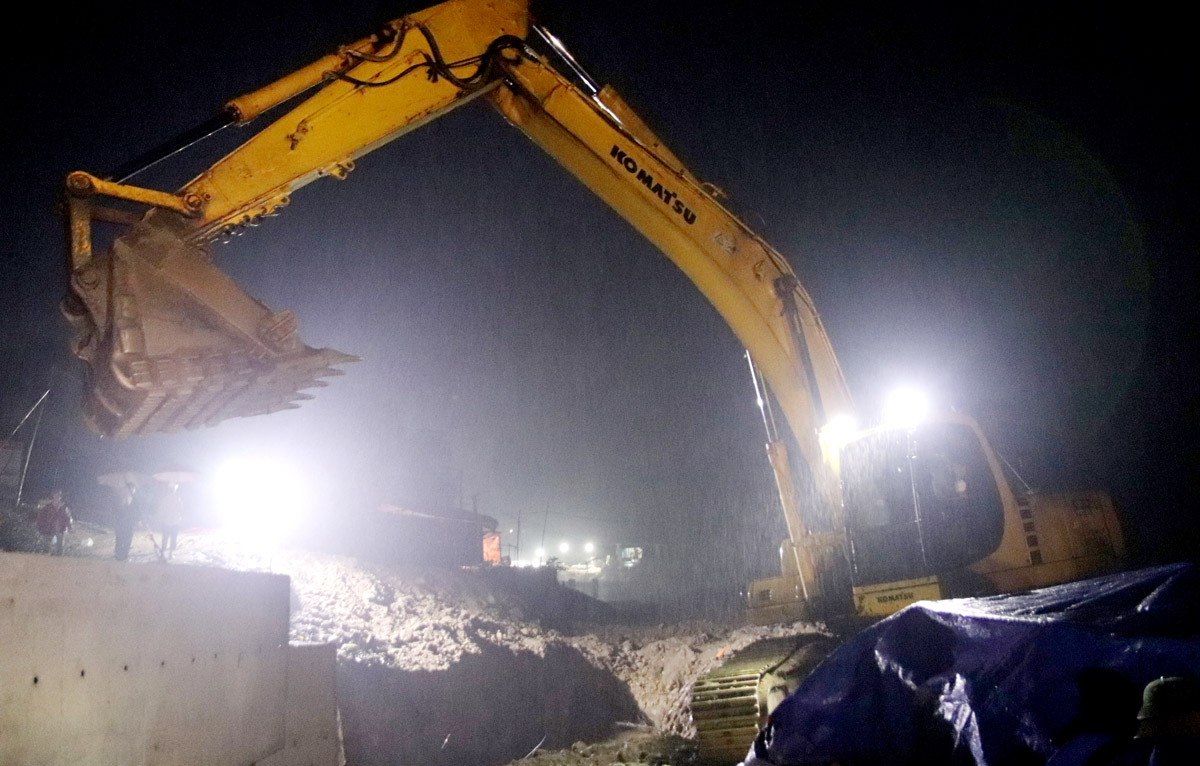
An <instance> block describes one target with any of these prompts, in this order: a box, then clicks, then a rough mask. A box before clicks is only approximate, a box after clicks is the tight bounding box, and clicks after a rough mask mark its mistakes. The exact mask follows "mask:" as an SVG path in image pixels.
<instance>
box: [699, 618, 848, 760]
mask: <svg viewBox="0 0 1200 766" xmlns="http://www.w3.org/2000/svg"><path fill="white" fill-rule="evenodd" d="M833 645H834V641H833V640H832V639H831V638H830V637H829V636H826V635H824V634H820V633H806V634H802V635H797V636H785V637H783V638H768V639H763V640H761V641H756V642H755V643H753V644H750V645H749V646H747V647H745V648H744V649H741V650H740V651H738V652H736V653H735V654H734V655H733V656H732V657H730V659H729V660H728V661H727V662H725V664H723V665H721V667H719V668H717V669H715V670H712V671H710V672H709V673H707V674H705V675H704V676H702V677H701V678H700V679H699V680H698V681H696V683H695V685H694V686H693V687H692V723H693V724H695V726H696V733H697V735H698V738H699V749H700V755H701V757H702V758H703V759H704V760H705V761H707V762H710V763H737V762H739V761H741V760H742V757H743V756H745V755H746V752H747V751H748V750H749V749H750V743H751V742H753V741H754V737H755V735H756V734H757V733H758V730H759V728H761V727H762V725H763V724H764V723H766V720H767V716H768V715H769V714H770V712H771V710H773V709H774V708H775V705H777V704H779V702H780V701H782V700H783V699H784V698H785V697H786V696H787V695H788V694H790V693H791V691H792V690H793V689H794V688H795V687H796V684H797V683H798V682H799V680H800V679H801V678H803V677H804V676H805V675H807V674H808V671H809V670H811V669H812V668H813V667H814V666H816V664H817V663H818V662H820V661H821V660H822V659H824V658H825V655H826V654H828V653H829V652H830V651H831V650H832V648H833Z"/></svg>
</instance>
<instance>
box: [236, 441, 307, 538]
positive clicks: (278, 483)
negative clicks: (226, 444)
mask: <svg viewBox="0 0 1200 766" xmlns="http://www.w3.org/2000/svg"><path fill="white" fill-rule="evenodd" d="M213 489H214V492H215V494H216V500H217V507H218V509H219V513H220V515H221V520H222V522H223V525H224V527H225V528H226V530H228V531H229V532H232V533H234V534H236V535H237V536H238V537H242V538H244V539H245V540H246V541H247V542H254V543H267V542H276V541H278V538H279V537H281V536H282V535H284V534H286V533H287V532H289V531H291V530H292V529H293V528H294V527H295V526H296V521H297V518H298V517H299V516H300V515H302V514H303V511H304V502H305V499H306V493H305V491H304V487H303V481H302V479H301V476H300V473H299V472H298V471H297V470H295V469H294V468H293V467H292V466H289V465H287V464H286V463H282V462H280V461H277V460H271V459H269V458H261V457H243V458H235V459H232V460H229V461H228V462H227V463H225V464H224V465H223V466H221V467H220V468H219V469H218V470H217V472H216V474H215V476H214V487H213Z"/></svg>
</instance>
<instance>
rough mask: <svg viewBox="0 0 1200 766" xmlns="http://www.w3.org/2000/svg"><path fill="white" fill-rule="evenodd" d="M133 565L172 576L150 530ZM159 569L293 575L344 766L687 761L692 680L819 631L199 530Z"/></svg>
mask: <svg viewBox="0 0 1200 766" xmlns="http://www.w3.org/2000/svg"><path fill="white" fill-rule="evenodd" d="M69 541H70V546H69V551H68V553H69V555H79V556H91V557H99V558H111V557H112V550H113V540H112V534H111V532H109V531H108V530H107V529H105V528H103V527H100V526H97V525H89V524H86V523H79V524H77V527H76V530H75V531H74V532H73V533H72V534H71V536H70V538H69ZM89 541H90V544H89ZM129 565H130V566H163V565H164V564H162V563H159V562H158V556H157V553H156V551H155V549H154V547H153V545H152V542H151V539H150V535H149V534H148V533H147V532H145V531H139V533H138V534H137V536H136V539H135V543H134V548H133V551H132V553H131V556H130V562H129ZM165 565H168V566H178V565H196V566H219V567H225V568H232V569H241V570H254V571H272V572H276V573H282V574H287V575H289V576H290V577H291V580H292V613H291V637H292V640H294V641H307V642H332V643H334V644H336V645H337V647H338V660H339V663H338V681H337V683H338V699H339V706H340V707H341V713H342V720H343V730H344V739H345V751H346V757H347V762H348V763H349V764H351V766H375V765H376V764H378V765H381V766H382V765H384V764H388V765H392V764H405V765H409V764H421V765H422V766H441V765H443V764H444V765H445V766H451V765H453V766H500V764H506V763H517V762H520V763H528V764H536V765H537V766H583V764H596V765H603V766H608V764H660V765H661V764H673V765H675V766H680V765H682V764H693V763H695V762H696V753H695V747H694V742H693V738H694V737H695V729H694V727H693V726H692V723H691V719H690V715H689V709H688V700H689V694H690V689H691V685H692V683H693V682H694V681H695V679H696V678H698V677H699V676H700V675H702V674H703V673H705V672H706V671H707V670H709V669H710V668H712V667H715V666H716V665H717V664H719V663H720V661H721V660H720V659H719V658H720V657H721V656H724V655H726V654H728V653H731V652H734V651H736V650H738V649H740V648H741V647H743V646H745V645H747V644H749V643H750V642H752V641H754V640H756V639H758V638H762V637H768V636H777V635H784V634H789V633H799V632H813V631H816V630H818V629H819V626H815V625H810V624H800V623H797V624H794V625H787V626H773V627H770V628H761V627H745V626H737V625H733V624H721V623H714V622H705V623H687V624H679V625H646V624H638V623H637V622H636V621H633V620H630V619H628V618H625V617H623V615H622V613H621V612H620V611H618V610H615V609H614V608H612V607H609V606H607V605H605V604H603V603H601V602H597V601H593V600H592V599H589V598H587V597H585V596H583V595H582V594H579V593H576V592H575V591H571V590H568V589H566V588H562V587H559V586H558V585H557V584H556V583H555V582H554V581H553V573H552V572H550V571H548V570H540V571H539V570H516V569H510V568H499V567H496V568H490V569H474V570H469V569H468V570H423V571H421V570H414V569H405V568H404V567H402V566H398V565H397V566H388V565H383V564H379V563H371V564H368V563H363V562H360V561H357V560H355V559H352V558H346V557H338V556H331V555H324V554H317V553H311V552H305V551H298V550H276V551H266V550H263V549H255V548H251V547H247V546H246V545H245V544H243V543H240V542H237V541H234V540H231V539H227V538H224V537H222V536H221V535H219V534H217V533H210V532H202V531H198V530H193V531H185V532H183V533H182V534H181V535H180V537H179V547H178V549H177V550H176V552H175V554H174V556H173V558H172V561H171V562H170V563H169V564H165Z"/></svg>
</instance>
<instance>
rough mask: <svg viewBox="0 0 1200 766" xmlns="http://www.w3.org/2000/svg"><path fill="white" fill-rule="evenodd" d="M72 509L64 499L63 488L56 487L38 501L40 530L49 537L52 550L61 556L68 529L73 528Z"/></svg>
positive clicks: (37, 523) (48, 540) (44, 535)
mask: <svg viewBox="0 0 1200 766" xmlns="http://www.w3.org/2000/svg"><path fill="white" fill-rule="evenodd" d="M73 521H74V520H73V519H72V518H71V509H70V508H68V507H67V504H66V503H65V502H64V501H63V493H62V490H60V489H56V490H54V492H52V493H50V497H48V498H46V499H45V500H42V501H41V502H39V503H38V510H37V520H36V521H35V523H36V525H37V528H38V532H41V533H42V536H43V537H45V538H47V542H48V545H49V548H50V552H51V553H53V554H55V555H58V556H61V555H62V554H63V547H64V546H65V545H66V537H67V530H69V529H70V528H71V523H72V522H73Z"/></svg>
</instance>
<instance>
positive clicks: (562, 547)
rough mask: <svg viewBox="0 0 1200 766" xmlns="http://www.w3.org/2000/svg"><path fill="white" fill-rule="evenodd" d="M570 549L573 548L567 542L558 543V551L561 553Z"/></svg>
mask: <svg viewBox="0 0 1200 766" xmlns="http://www.w3.org/2000/svg"><path fill="white" fill-rule="evenodd" d="M569 550H571V546H570V545H568V544H567V543H559V544H558V552H559V553H566V552H567V551H569Z"/></svg>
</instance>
